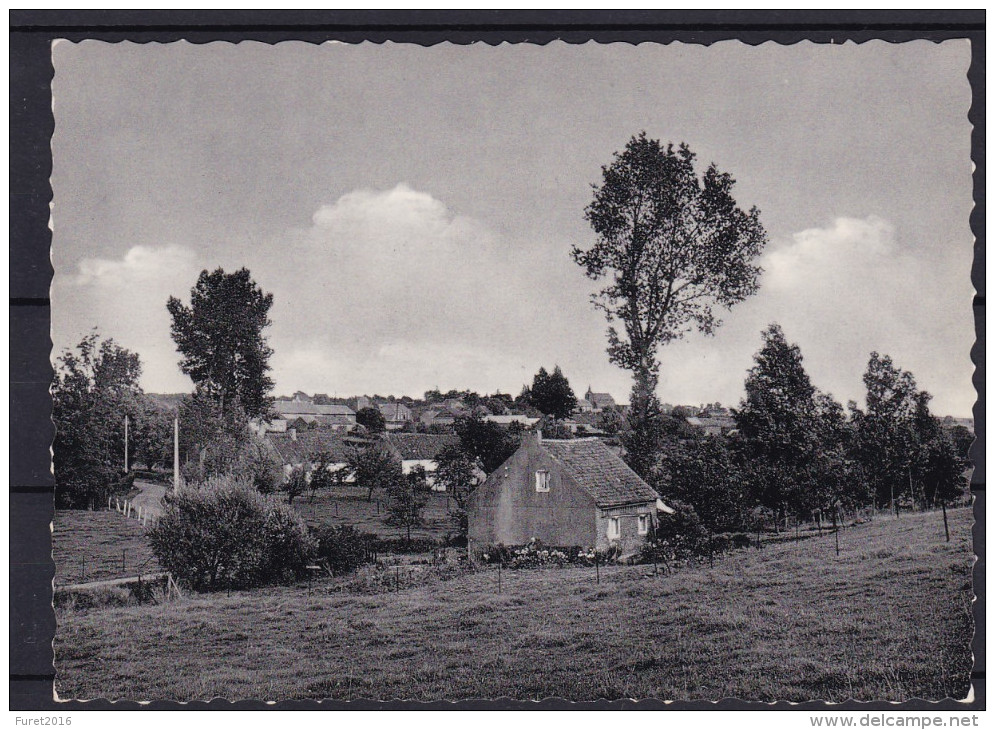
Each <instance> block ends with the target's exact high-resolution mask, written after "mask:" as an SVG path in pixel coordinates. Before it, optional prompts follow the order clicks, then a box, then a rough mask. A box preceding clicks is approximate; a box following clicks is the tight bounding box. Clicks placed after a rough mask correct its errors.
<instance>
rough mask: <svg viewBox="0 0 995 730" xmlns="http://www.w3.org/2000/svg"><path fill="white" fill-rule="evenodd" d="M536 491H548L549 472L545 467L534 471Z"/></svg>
mask: <svg viewBox="0 0 995 730" xmlns="http://www.w3.org/2000/svg"><path fill="white" fill-rule="evenodd" d="M536 491H537V492H548V491H549V472H548V471H546V470H545V469H540V470H539V471H537V472H536Z"/></svg>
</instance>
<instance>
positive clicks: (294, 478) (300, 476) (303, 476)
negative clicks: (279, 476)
mask: <svg viewBox="0 0 995 730" xmlns="http://www.w3.org/2000/svg"><path fill="white" fill-rule="evenodd" d="M308 486H309V485H308V478H307V469H306V468H305V467H303V466H295V467H294V468H293V470H292V471H291V472H290V476H288V477H287V481H285V482H284V483H283V491H284V492H286V493H287V504H293V503H294V499H296V498H297V497H300V496H301V495H302V494H304V492H306V491H307V490H308Z"/></svg>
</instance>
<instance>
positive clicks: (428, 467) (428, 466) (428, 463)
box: [401, 459, 446, 492]
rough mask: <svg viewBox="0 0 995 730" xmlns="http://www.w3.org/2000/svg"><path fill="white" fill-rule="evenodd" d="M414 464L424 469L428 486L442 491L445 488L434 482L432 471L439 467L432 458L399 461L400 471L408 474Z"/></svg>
mask: <svg viewBox="0 0 995 730" xmlns="http://www.w3.org/2000/svg"><path fill="white" fill-rule="evenodd" d="M416 466H420V467H422V468H423V469H424V470H425V477H426V481H427V482H428V484H429V486H430V487H432V489H434V490H435V491H436V492H444V491H446V488H445V487H444V486H442V485H441V484H438V485H437V484H436V483H435V477H434V476H432V474H433V472H435V470H436V469H438V468H439V465H438V464H436V463H435V461H434V460H432V459H404V460H403V461H401V471H403V472H404V473H405V474H410V473H411V470H412V469H414V468H415V467H416Z"/></svg>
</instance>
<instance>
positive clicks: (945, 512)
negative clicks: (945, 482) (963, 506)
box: [940, 502, 950, 542]
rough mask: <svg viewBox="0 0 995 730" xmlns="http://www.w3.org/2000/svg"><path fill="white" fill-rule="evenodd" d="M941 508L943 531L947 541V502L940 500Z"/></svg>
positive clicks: (948, 527) (948, 532)
mask: <svg viewBox="0 0 995 730" xmlns="http://www.w3.org/2000/svg"><path fill="white" fill-rule="evenodd" d="M940 506H941V507H942V508H943V531H944V532H945V533H946V534H947V542H950V525H948V524H947V503H946V502H940Z"/></svg>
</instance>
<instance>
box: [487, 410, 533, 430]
mask: <svg viewBox="0 0 995 730" xmlns="http://www.w3.org/2000/svg"><path fill="white" fill-rule="evenodd" d="M484 420H485V421H490V422H491V423H496V424H498V425H499V426H510V425H511V424H513V423H520V424H522V425H523V426H525V427H526V428H529V427H531V426H534V425H535V424H536V423H538V422H539V419H538V418H532V417H531V416H525V415H522V414H520V413H508V414H505V415H503V416H493V415H491V416H484Z"/></svg>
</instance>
